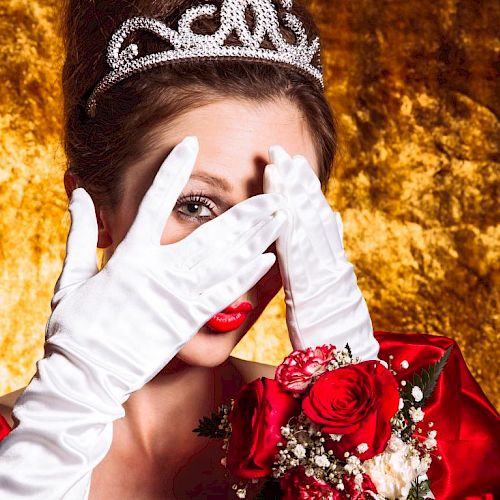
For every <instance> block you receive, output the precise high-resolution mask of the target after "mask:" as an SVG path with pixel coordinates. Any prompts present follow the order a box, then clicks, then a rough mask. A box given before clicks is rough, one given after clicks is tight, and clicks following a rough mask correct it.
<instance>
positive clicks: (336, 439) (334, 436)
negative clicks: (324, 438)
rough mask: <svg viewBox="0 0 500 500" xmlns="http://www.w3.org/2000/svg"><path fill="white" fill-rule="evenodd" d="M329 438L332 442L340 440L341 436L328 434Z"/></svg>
mask: <svg viewBox="0 0 500 500" xmlns="http://www.w3.org/2000/svg"><path fill="white" fill-rule="evenodd" d="M329 436H330V438H331V439H332V440H333V441H340V440H341V439H342V436H343V434H330V435H329Z"/></svg>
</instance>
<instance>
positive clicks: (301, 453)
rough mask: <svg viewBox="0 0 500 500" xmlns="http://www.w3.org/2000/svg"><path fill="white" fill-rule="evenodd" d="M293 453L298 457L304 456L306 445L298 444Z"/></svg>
mask: <svg viewBox="0 0 500 500" xmlns="http://www.w3.org/2000/svg"><path fill="white" fill-rule="evenodd" d="M293 454H294V455H295V456H296V457H297V458H304V457H305V456H306V449H305V448H304V446H302V445H301V444H298V445H297V446H296V447H295V448H294V449H293Z"/></svg>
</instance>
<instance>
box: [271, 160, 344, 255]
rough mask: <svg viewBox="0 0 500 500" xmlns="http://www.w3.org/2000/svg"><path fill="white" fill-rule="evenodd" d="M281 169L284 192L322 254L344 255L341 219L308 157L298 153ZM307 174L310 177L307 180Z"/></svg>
mask: <svg viewBox="0 0 500 500" xmlns="http://www.w3.org/2000/svg"><path fill="white" fill-rule="evenodd" d="M285 169H286V170H285ZM278 171H279V173H280V175H281V177H282V178H283V186H284V187H283V192H284V193H285V195H286V196H287V197H288V198H289V199H290V200H291V203H292V204H293V208H294V213H296V214H297V217H298V218H299V219H300V221H301V222H300V223H301V224H304V227H305V228H306V230H307V232H308V234H309V235H310V237H311V238H312V241H315V244H314V246H315V248H316V249H317V252H318V253H321V255H320V256H319V257H320V258H321V259H324V258H326V259H331V258H332V255H335V256H339V257H342V256H343V253H344V251H343V250H344V248H343V244H342V240H341V238H340V236H339V229H338V225H337V219H336V217H335V216H334V213H333V211H332V208H331V207H330V204H329V203H328V200H327V199H326V198H325V195H324V193H323V191H322V190H321V183H320V181H319V179H318V178H317V176H316V174H315V173H314V171H313V170H312V168H311V166H310V164H309V162H308V160H307V159H306V158H305V157H304V156H302V155H295V156H294V157H293V158H292V161H291V162H287V163H286V164H284V163H283V162H282V163H280V164H279V165H278ZM307 178H309V180H308V181H306V182H304V181H303V180H304V179H307Z"/></svg>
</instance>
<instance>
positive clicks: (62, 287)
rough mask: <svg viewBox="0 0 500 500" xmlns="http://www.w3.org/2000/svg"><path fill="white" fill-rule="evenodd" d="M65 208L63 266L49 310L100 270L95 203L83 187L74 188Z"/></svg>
mask: <svg viewBox="0 0 500 500" xmlns="http://www.w3.org/2000/svg"><path fill="white" fill-rule="evenodd" d="M68 208H69V212H70V215H71V226H70V229H69V234H68V238H67V240H66V256H65V258H64V264H63V268H62V271H61V274H60V276H59V278H58V280H57V282H56V284H55V287H54V296H53V298H52V301H51V307H52V310H54V308H55V307H56V306H57V304H58V303H59V301H60V300H61V299H62V298H63V297H64V296H65V295H66V294H67V293H68V292H70V291H71V290H73V289H74V288H75V286H78V285H79V284H80V283H82V282H83V281H86V280H88V279H89V278H91V277H92V276H94V275H95V274H97V273H98V272H99V269H98V267H97V258H96V253H95V249H96V247H97V237H98V229H97V220H96V216H95V208H94V202H93V201H92V198H91V197H90V195H89V194H88V193H87V191H85V189H83V188H76V189H74V190H73V193H72V195H71V200H70V203H69V207H68Z"/></svg>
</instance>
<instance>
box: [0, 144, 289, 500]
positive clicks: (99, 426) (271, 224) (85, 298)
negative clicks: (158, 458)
mask: <svg viewBox="0 0 500 500" xmlns="http://www.w3.org/2000/svg"><path fill="white" fill-rule="evenodd" d="M198 147H199V146H198V141H197V139H196V137H195V136H188V137H186V138H185V139H184V140H183V141H181V143H179V144H178V145H177V146H176V147H175V148H174V149H173V150H172V152H171V153H170V155H169V156H168V157H167V158H166V160H165V161H164V163H163V164H162V166H161V167H160V170H159V171H158V173H157V175H156V177H155V179H154V181H153V184H152V185H151V187H150V189H149V190H148V192H147V193H146V195H145V196H144V198H143V200H142V202H141V204H140V207H139V211H138V214H137V216H136V218H135V220H134V223H133V224H132V226H131V228H130V230H129V232H128V233H127V235H126V237H125V238H124V240H123V241H122V242H121V243H120V245H119V246H118V247H117V248H116V251H115V252H114V254H113V255H112V257H111V259H110V260H109V261H108V262H107V263H106V265H105V267H104V268H103V269H102V270H101V271H99V272H98V268H97V262H96V254H95V248H96V243H97V225H96V218H95V209H94V205H93V202H92V199H91V198H90V196H89V195H88V193H87V192H86V191H85V190H84V189H83V188H78V189H76V190H74V192H73V195H72V198H71V202H70V205H69V210H70V212H71V229H70V232H69V236H68V240H67V246H66V258H65V261H64V267H63V270H62V273H61V276H60V278H59V279H58V281H57V283H56V286H55V294H54V297H53V299H52V303H51V305H52V307H53V312H52V314H51V316H50V318H49V320H48V323H47V327H46V342H45V357H44V358H43V359H41V360H39V361H37V372H36V374H35V375H34V377H33V378H32V380H31V381H30V383H29V384H28V386H27V387H26V389H25V391H24V392H23V394H22V395H21V396H20V397H19V399H18V401H17V403H16V405H15V407H14V409H13V412H12V414H13V418H14V421H15V424H17V426H15V427H14V428H13V430H12V431H11V432H10V434H9V435H8V436H7V437H6V438H5V439H3V440H2V441H1V442H0V498H1V499H2V500H3V499H5V500H11V499H23V500H26V499H50V500H58V499H61V498H64V499H69V498H71V499H79V500H81V499H82V498H87V495H88V490H89V484H90V476H91V471H92V469H93V468H94V467H95V466H96V465H97V464H98V463H99V462H100V461H101V460H102V459H103V458H104V456H105V455H106V453H107V452H108V450H109V448H110V446H111V441H112V428H113V426H112V422H113V421H114V420H116V419H119V418H121V417H123V416H124V415H125V411H124V409H123V407H122V404H123V403H124V402H125V401H126V400H127V399H128V397H129V396H130V394H131V393H132V392H134V391H136V390H138V389H140V388H141V387H142V386H143V385H144V384H145V383H147V382H148V381H149V380H151V379H152V378H153V377H154V376H155V375H156V374H157V373H158V372H159V371H160V370H161V369H162V368H163V367H164V366H165V365H166V364H167V363H168V362H169V361H170V360H171V359H172V358H173V356H174V355H175V354H176V353H177V352H178V351H179V350H180V349H181V348H182V347H183V346H184V345H185V344H186V343H187V342H188V341H189V340H190V339H191V338H192V337H193V336H194V334H195V333H196V332H197V331H198V330H199V329H200V328H201V327H202V326H203V325H204V324H205V323H206V322H207V321H208V320H209V319H210V318H211V317H212V316H213V315H214V314H216V313H217V312H219V311H221V310H223V309H224V308H226V307H227V306H228V305H230V304H231V303H232V302H234V301H235V300H236V299H237V298H238V297H241V295H243V294H244V293H245V292H247V291H248V290H249V289H250V288H251V287H253V286H254V285H255V284H256V283H257V281H258V280H259V279H260V278H261V277H262V276H264V274H265V273H266V272H267V271H268V270H269V269H270V268H271V267H272V265H273V264H274V262H275V260H276V257H275V255H274V254H272V253H264V254H263V252H264V251H265V250H266V249H267V248H268V247H269V246H270V245H271V244H272V243H273V242H274V241H275V240H276V238H277V237H278V234H279V232H280V231H281V229H282V227H283V224H284V220H285V219H284V216H285V214H284V213H282V211H280V210H279V209H280V208H281V205H282V203H283V200H284V198H283V196H281V195H278V194H261V195H257V196H254V197H252V198H249V199H247V200H245V201H243V202H241V203H239V204H237V205H235V206H234V207H232V208H231V209H230V210H227V211H226V212H224V213H223V214H222V215H220V216H219V217H217V218H215V219H213V220H211V221H210V222H207V223H206V224H204V225H202V226H200V227H199V228H197V229H196V230H195V231H193V232H192V233H191V234H190V235H189V236H187V237H186V238H184V239H183V240H181V241H178V242H175V243H172V244H169V245H160V238H161V235H162V232H163V229H164V226H165V223H166V221H167V219H168V217H169V215H170V213H171V211H172V209H173V207H174V206H175V203H176V200H177V199H178V196H179V194H180V192H181V191H182V189H183V187H184V186H185V184H186V182H187V181H188V179H189V177H190V174H191V172H192V168H193V166H194V163H195V159H196V157H197V154H198Z"/></svg>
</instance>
